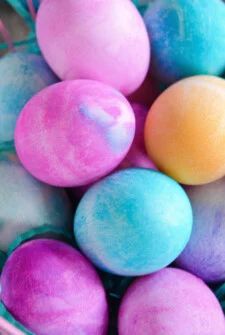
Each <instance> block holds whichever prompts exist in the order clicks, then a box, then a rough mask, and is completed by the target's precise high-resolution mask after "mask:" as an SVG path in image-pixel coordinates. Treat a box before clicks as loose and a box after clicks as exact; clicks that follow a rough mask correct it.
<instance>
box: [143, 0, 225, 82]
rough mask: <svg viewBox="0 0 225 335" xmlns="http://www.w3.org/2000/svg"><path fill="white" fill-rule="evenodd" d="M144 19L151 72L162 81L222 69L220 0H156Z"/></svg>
mask: <svg viewBox="0 0 225 335" xmlns="http://www.w3.org/2000/svg"><path fill="white" fill-rule="evenodd" d="M144 20H145V23H146V26H147V30H148V33H149V36H150V40H151V51H152V58H151V62H152V64H151V65H152V66H151V67H152V68H151V73H152V74H153V75H154V76H156V77H157V78H158V79H160V80H161V81H163V82H164V83H167V84H170V83H173V82H175V81H177V80H179V79H181V78H184V77H189V76H193V75H198V74H209V75H221V74H222V73H223V72H224V71H225V52H224V50H225V4H224V3H223V1H222V0H193V1H192V0H170V1H168V0H157V1H154V2H152V3H151V4H150V5H149V9H148V10H147V12H146V13H145V18H144Z"/></svg>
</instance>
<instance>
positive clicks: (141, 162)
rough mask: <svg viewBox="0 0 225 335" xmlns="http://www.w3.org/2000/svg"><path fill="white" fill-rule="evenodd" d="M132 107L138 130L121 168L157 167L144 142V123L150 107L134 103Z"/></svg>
mask: <svg viewBox="0 0 225 335" xmlns="http://www.w3.org/2000/svg"><path fill="white" fill-rule="evenodd" d="M132 108H133V111H134V115H135V120H136V131H135V137H134V141H133V143H132V145H131V148H130V150H129V152H128V154H127V155H126V157H125V158H124V160H123V161H122V163H121V164H120V166H119V168H128V167H142V168H146V169H157V168H156V166H155V164H154V163H153V162H152V161H151V160H150V158H149V157H148V155H147V153H146V150H145V144H144V125H145V119H146V117H147V113H148V108H146V107H145V106H143V105H140V104H136V103H133V104H132Z"/></svg>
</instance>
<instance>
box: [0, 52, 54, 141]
mask: <svg viewBox="0 0 225 335" xmlns="http://www.w3.org/2000/svg"><path fill="white" fill-rule="evenodd" d="M57 80H58V79H57V77H56V76H55V75H54V74H53V72H52V71H51V70H50V68H49V67H48V65H47V64H46V62H45V61H44V59H43V57H42V56H39V55H35V54H31V53H26V52H15V53H9V54H7V55H6V56H5V57H3V58H1V59H0V145H1V144H2V143H6V142H10V141H12V140H13V138H14V129H15V125H16V120H17V118H18V116H19V113H20V112H21V110H22V108H23V107H24V105H25V104H26V103H27V102H28V100H29V99H30V98H31V97H32V96H33V95H34V94H36V93H38V92H39V91H40V90H42V89H43V88H45V87H46V86H49V85H51V84H53V83H55V82H57Z"/></svg>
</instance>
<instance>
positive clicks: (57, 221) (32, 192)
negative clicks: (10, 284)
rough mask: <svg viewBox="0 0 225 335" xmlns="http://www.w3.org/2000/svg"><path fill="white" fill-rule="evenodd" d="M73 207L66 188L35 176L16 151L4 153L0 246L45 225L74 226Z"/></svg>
mask: <svg viewBox="0 0 225 335" xmlns="http://www.w3.org/2000/svg"><path fill="white" fill-rule="evenodd" d="M72 217H73V209H72V206H71V203H70V200H69V198H68V196H67V194H66V193H65V191H64V190H63V189H58V188H55V187H51V186H48V185H46V184H43V183H41V182H39V181H37V180H36V179H34V178H33V177H32V176H31V175H30V174H28V173H27V172H26V170H25V169H24V168H23V167H22V165H21V164H20V163H19V160H18V158H17V157H16V155H15V153H14V152H9V151H8V152H0V232H1V233H0V248H1V249H3V250H5V251H7V249H8V247H9V245H10V244H11V243H12V242H13V241H14V240H15V239H16V238H18V237H19V236H20V234H22V233H24V232H26V231H28V230H30V229H33V228H38V227H41V226H43V225H50V226H52V227H53V228H61V229H63V230H67V229H69V228H70V229H71V227H70V226H71V225H72Z"/></svg>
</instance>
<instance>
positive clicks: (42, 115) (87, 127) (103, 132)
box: [15, 80, 135, 187]
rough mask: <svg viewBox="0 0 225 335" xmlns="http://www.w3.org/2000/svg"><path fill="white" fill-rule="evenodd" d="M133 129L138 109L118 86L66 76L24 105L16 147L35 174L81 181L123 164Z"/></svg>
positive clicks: (67, 182) (66, 182) (59, 182)
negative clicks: (133, 107)
mask: <svg viewBox="0 0 225 335" xmlns="http://www.w3.org/2000/svg"><path fill="white" fill-rule="evenodd" d="M134 132H135V118H134V113H133V110H132V108H131V106H130V104H129V103H128V101H127V100H126V98H125V97H124V96H123V95H122V94H121V93H119V92H118V91H117V90H115V89H113V88H111V87H110V86H108V85H105V84H102V83H99V82H96V81H91V80H74V81H65V82H62V83H59V84H55V85H53V86H51V87H48V88H47V89H45V90H43V91H42V92H40V93H39V94H37V95H36V96H35V97H33V98H32V99H31V100H30V101H29V103H28V104H27V105H26V106H25V108H24V109H23V111H22V112H21V114H20V117H19V120H18V123H17V127H16V134H15V138H16V149H17V153H18V155H19V158H20V160H21V161H22V163H23V165H24V166H25V168H26V169H27V170H28V171H29V172H30V173H31V174H33V175H34V176H35V177H36V178H38V179H40V180H42V181H44V182H46V183H49V184H52V185H56V186H68V187H70V186H82V185H86V184H89V183H91V182H93V181H95V180H97V179H99V178H100V177H103V176H104V175H107V174H108V173H109V172H111V171H112V170H114V168H115V167H116V166H117V165H119V163H120V162H121V161H122V160H123V158H124V157H125V156H126V154H127V152H128V150H129V148H130V146H131V144H132V141H133V138H134Z"/></svg>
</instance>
